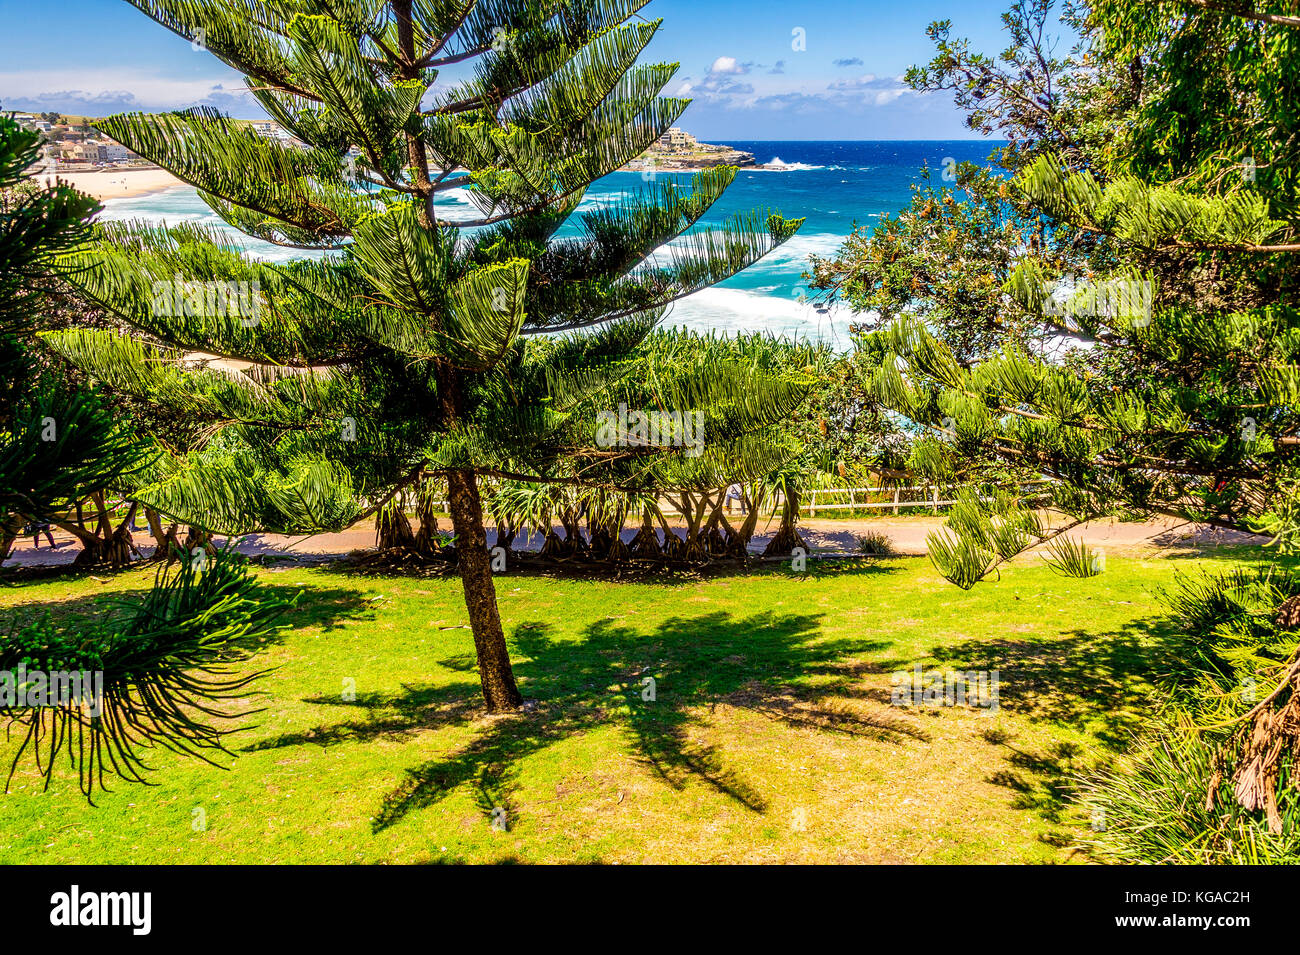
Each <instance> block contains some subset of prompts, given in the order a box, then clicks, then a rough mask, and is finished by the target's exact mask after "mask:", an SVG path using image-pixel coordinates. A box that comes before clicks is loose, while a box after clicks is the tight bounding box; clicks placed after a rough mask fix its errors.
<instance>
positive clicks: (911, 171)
mask: <svg viewBox="0 0 1300 955" xmlns="http://www.w3.org/2000/svg"><path fill="white" fill-rule="evenodd" d="M725 145H728V146H732V147H734V148H736V149H740V150H744V151H745V152H750V153H753V154H754V158H755V159H756V160H758V162H760V163H775V162H778V161H779V162H780V163H782V164H784V169H783V170H782V171H767V170H753V171H746V170H743V169H742V170H741V171H740V172H739V173H738V174H737V176H736V181H735V182H734V183H733V184H732V186H731V188H730V189H728V190H727V192H726V193H724V194H723V196H722V198H721V199H720V200H719V201H718V202H717V203H716V204H715V205H714V206H713V208H712V209H710V210H709V213H708V215H707V216H705V218H704V219H703V221H702V222H701V223H700V225H701V226H708V225H716V224H718V223H720V222H722V221H723V220H724V219H726V218H727V217H729V216H731V215H733V214H735V213H737V212H744V211H747V210H750V209H770V210H773V211H777V212H780V213H781V214H782V215H784V216H786V217H788V218H792V219H794V218H799V217H801V216H802V217H806V219H807V221H806V222H805V223H804V225H803V228H802V229H801V230H800V231H799V232H798V234H796V235H795V237H794V238H793V239H791V240H790V241H789V242H787V243H786V244H785V245H783V246H781V247H780V248H779V249H777V250H776V251H774V252H772V253H771V254H770V255H768V256H767V257H766V258H764V259H762V260H761V261H760V262H758V263H757V264H756V265H753V266H751V267H750V268H748V269H746V270H745V271H744V272H742V273H740V274H739V275H737V276H735V277H734V278H731V279H728V280H727V281H726V282H723V283H721V284H720V285H717V286H714V287H713V288H709V289H704V290H702V291H700V292H697V293H695V294H694V295H690V296H687V297H686V298H684V299H682V300H681V301H679V302H677V303H676V304H675V305H674V306H673V307H672V310H671V312H670V313H669V315H668V317H667V319H666V320H665V323H664V324H665V325H668V326H676V325H684V326H687V327H689V328H694V329H698V330H701V331H707V330H709V329H715V330H718V331H725V332H752V331H766V332H771V333H774V334H780V335H788V336H792V337H804V338H809V339H815V340H822V341H828V342H830V343H832V344H833V345H835V346H836V347H841V348H842V347H846V346H847V344H848V338H847V330H848V326H849V324H850V323H851V322H852V321H853V314H852V312H851V311H850V310H849V309H847V308H845V307H843V306H837V307H835V308H832V309H829V310H827V309H820V310H819V309H817V308H815V307H814V306H813V305H812V304H810V303H809V302H807V301H805V300H804V299H805V296H806V295H807V294H808V290H807V287H806V286H805V285H804V283H803V280H802V278H801V276H802V274H803V273H804V272H805V271H806V270H807V268H808V257H809V256H810V255H813V254H817V255H822V256H828V255H832V254H834V252H835V250H836V249H837V248H838V247H839V246H840V244H841V242H843V240H844V238H845V236H847V235H848V234H849V233H850V232H851V231H852V230H853V227H854V224H855V223H856V224H861V225H864V226H867V227H870V226H872V225H873V224H874V223H876V222H878V221H879V219H880V217H881V216H884V215H887V214H889V213H894V212H897V211H899V210H901V209H904V208H906V206H907V205H908V203H909V201H910V188H911V186H912V184H913V183H915V182H917V181H919V180H920V179H921V177H922V170H923V169H924V168H925V167H926V166H928V167H929V169H930V170H931V175H932V176H934V177H935V179H936V180H938V176H939V173H940V171H941V170H942V169H943V167H944V165H945V163H946V161H947V160H948V159H955V160H957V161H958V162H967V161H969V162H977V163H983V162H984V161H985V160H987V158H988V156H989V154H990V153H991V152H992V151H993V149H994V148H995V147H996V146H997V145H998V144H997V143H995V142H992V141H986V140H960V141H949V142H944V141H924V142H766V141H765V142H739V141H733V142H727V143H726V144H725ZM657 175H659V176H664V175H669V174H666V173H658V174H657ZM673 175H675V178H678V179H680V180H682V181H687V180H689V178H690V176H689V174H685V173H682V174H673ZM644 185H645V183H644V181H643V180H642V174H641V173H639V172H618V173H613V174H612V175H609V176H606V177H605V178H604V179H601V180H599V181H598V182H596V183H594V184H593V185H592V186H591V188H590V189H588V191H587V195H586V197H585V198H584V200H583V204H582V206H580V207H579V211H581V210H582V209H588V208H597V207H599V206H602V205H607V204H609V203H611V202H615V201H617V199H618V197H619V196H620V195H621V194H625V193H630V192H635V191H636V190H637V189H639V188H641V187H642V186H644ZM440 203H441V205H442V207H443V210H444V215H445V216H446V217H447V218H449V219H454V218H462V219H470V218H473V217H475V216H477V215H478V212H477V210H476V209H475V208H474V206H473V205H471V203H470V202H469V200H468V198H467V197H466V196H465V195H464V193H463V192H461V193H460V194H458V193H457V191H455V190H453V191H451V192H449V193H448V194H447V195H446V196H445V197H444V198H442V199H441V200H440ZM101 219H104V220H123V219H143V220H146V221H150V222H164V221H165V222H171V223H177V222H186V221H189V222H194V221H201V222H211V223H214V224H220V220H219V219H218V218H217V217H216V215H214V214H213V213H212V212H211V210H209V209H208V207H207V206H206V205H204V203H203V202H202V200H200V199H199V197H198V195H197V194H196V193H195V192H194V190H193V189H190V188H188V187H185V188H175V189H169V190H167V191H165V192H160V193H154V194H152V195H147V196H140V197H138V198H134V199H113V200H109V201H108V202H106V203H105V210H104V212H103V213H101ZM570 231H576V230H574V229H573V227H572V226H571V225H570V226H566V227H565V229H564V230H562V231H561V233H560V234H561V235H564V234H565V232H570ZM229 232H230V235H231V238H232V244H237V245H240V246H242V247H243V248H244V249H245V250H246V252H247V254H249V255H251V256H256V257H258V258H264V259H267V260H270V261H286V260H288V259H290V258H293V257H295V256H301V255H303V254H305V253H302V252H300V251H297V250H292V249H284V248H280V247H277V246H273V245H269V244H267V243H264V242H259V241H256V240H253V239H249V238H248V237H247V236H244V235H242V234H241V233H238V232H236V231H235V230H233V229H231V230H229Z"/></svg>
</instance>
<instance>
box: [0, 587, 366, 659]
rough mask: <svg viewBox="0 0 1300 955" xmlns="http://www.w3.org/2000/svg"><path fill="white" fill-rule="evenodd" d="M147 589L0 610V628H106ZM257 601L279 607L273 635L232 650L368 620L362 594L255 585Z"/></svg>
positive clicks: (239, 642)
mask: <svg viewBox="0 0 1300 955" xmlns="http://www.w3.org/2000/svg"><path fill="white" fill-rule="evenodd" d="M152 589H153V588H152V586H141V587H136V588H132V589H130V590H114V591H110V592H108V593H99V592H92V593H89V594H86V595H85V596H81V597H71V598H68V599H65V600H48V599H45V600H31V601H27V602H24V603H17V604H13V605H11V606H9V607H4V608H0V626H5V625H8V624H10V623H14V624H16V625H18V626H22V625H24V624H27V623H31V622H33V621H36V620H39V619H40V618H42V617H44V616H46V615H48V616H49V617H50V619H51V620H52V621H53V622H54V623H55V624H56V625H57V626H58V627H59V628H60V629H62V630H64V631H71V630H75V629H77V628H81V629H85V628H89V627H101V626H111V625H112V624H113V623H117V622H124V621H126V620H128V619H130V617H131V616H132V615H133V614H134V613H135V611H136V610H137V609H138V608H139V607H140V606H141V605H142V603H143V602H144V600H145V598H146V597H148V595H149V593H150V591H151V590H152ZM258 599H265V600H267V601H268V602H276V603H279V604H281V605H282V606H283V608H284V609H283V610H282V611H281V613H280V614H279V615H278V616H277V617H275V618H274V620H273V624H274V625H275V626H276V629H275V630H273V631H271V632H269V633H266V634H263V635H262V636H260V637H257V638H253V639H251V640H235V641H232V645H233V646H237V647H242V648H244V649H251V650H256V649H258V648H260V647H265V646H267V645H270V644H276V643H280V642H282V641H283V639H284V636H285V634H286V633H288V632H289V631H292V630H299V629H302V628H305V627H320V628H321V629H322V630H324V631H326V632H328V631H330V630H333V629H334V628H335V627H336V626H338V625H339V624H340V623H341V621H343V620H359V619H366V618H367V617H368V616H373V615H374V611H373V609H372V608H371V607H370V606H369V605H368V604H367V603H366V602H365V599H364V597H363V595H362V594H359V593H357V592H356V591H355V590H348V589H344V588H341V587H310V588H306V587H297V586H290V585H286V584H268V583H261V584H260V587H259V597H258Z"/></svg>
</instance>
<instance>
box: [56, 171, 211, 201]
mask: <svg viewBox="0 0 1300 955" xmlns="http://www.w3.org/2000/svg"><path fill="white" fill-rule="evenodd" d="M53 175H54V177H55V178H57V179H58V181H60V182H64V183H67V184H68V185H70V186H72V188H74V189H76V190H77V191H78V192H84V193H86V194H87V195H88V196H91V197H92V198H94V199H98V200H100V201H101V202H102V201H105V200H113V199H137V198H139V197H141V196H148V195H152V194H154V193H158V192H166V191H167V190H168V189H174V188H176V187H177V186H184V185H186V183H184V182H182V181H181V180H179V179H177V178H176V177H175V176H173V175H172V174H171V173H170V172H168V171H167V170H166V169H160V168H157V167H154V168H150V169H129V168H128V169H121V168H119V169H102V170H95V171H83V172H58V173H54V174H53ZM35 178H37V179H38V180H40V181H44V180H45V179H46V173H43V172H42V173H39V174H38V175H37V176H36V177H35Z"/></svg>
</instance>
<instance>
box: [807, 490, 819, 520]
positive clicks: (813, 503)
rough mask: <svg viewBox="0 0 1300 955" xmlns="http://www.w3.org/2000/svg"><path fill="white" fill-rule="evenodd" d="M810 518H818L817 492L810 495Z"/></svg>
mask: <svg viewBox="0 0 1300 955" xmlns="http://www.w3.org/2000/svg"><path fill="white" fill-rule="evenodd" d="M808 516H809V517H816V516H817V492H816V491H813V492H812V493H810V494H809V495H808Z"/></svg>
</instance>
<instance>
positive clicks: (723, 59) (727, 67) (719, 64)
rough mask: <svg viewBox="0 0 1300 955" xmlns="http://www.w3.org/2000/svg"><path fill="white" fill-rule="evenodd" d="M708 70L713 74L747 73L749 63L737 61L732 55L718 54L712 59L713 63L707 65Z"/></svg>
mask: <svg viewBox="0 0 1300 955" xmlns="http://www.w3.org/2000/svg"><path fill="white" fill-rule="evenodd" d="M709 72H710V73H713V74H723V73H748V72H749V64H747V63H744V64H742V63H737V62H736V58H735V57H734V56H720V57H718V58H717V59H716V60H714V61H713V65H712V66H711V67H709Z"/></svg>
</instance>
